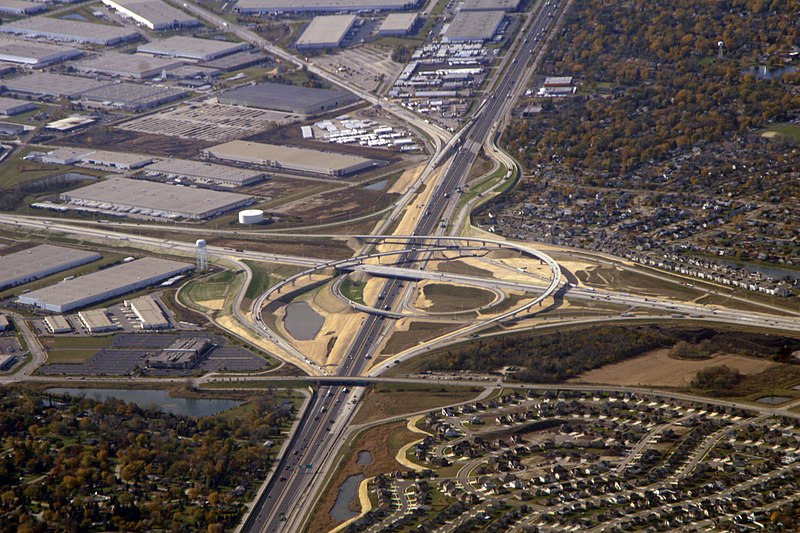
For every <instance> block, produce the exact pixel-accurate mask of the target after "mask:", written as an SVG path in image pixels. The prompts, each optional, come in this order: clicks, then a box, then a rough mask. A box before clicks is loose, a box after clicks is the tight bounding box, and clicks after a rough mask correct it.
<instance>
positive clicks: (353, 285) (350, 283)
mask: <svg viewBox="0 0 800 533" xmlns="http://www.w3.org/2000/svg"><path fill="white" fill-rule="evenodd" d="M365 286H366V283H364V282H363V281H354V280H352V279H350V278H345V280H344V281H343V282H342V284H341V285H340V289H341V291H342V294H343V295H344V297H345V298H349V299H350V300H352V301H354V302H356V303H359V304H361V305H365V304H364V287H365Z"/></svg>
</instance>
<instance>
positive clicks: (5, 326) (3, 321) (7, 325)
mask: <svg viewBox="0 0 800 533" xmlns="http://www.w3.org/2000/svg"><path fill="white" fill-rule="evenodd" d="M10 329H11V321H10V320H8V317H7V316H6V315H0V331H8V330H10Z"/></svg>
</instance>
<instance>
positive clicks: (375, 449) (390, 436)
mask: <svg viewBox="0 0 800 533" xmlns="http://www.w3.org/2000/svg"><path fill="white" fill-rule="evenodd" d="M418 439H419V434H417V433H412V432H411V431H409V430H408V428H406V423H405V421H401V422H395V423H393V424H386V425H383V426H378V427H376V428H373V429H369V430H367V431H365V432H363V433H361V434H360V435H359V436H358V437H356V438H355V440H354V441H353V442H352V443H351V444H350V445H349V446H348V447H347V449H346V452H345V453H346V455H345V460H344V461H342V463H341V464H342V465H343V466H342V467H341V468H340V469H339V471H338V472H337V473H336V475H335V477H334V478H333V482H332V483H331V486H330V488H329V490H326V491H325V492H324V493H323V494H324V496H323V498H322V500H321V501H320V503H319V504H318V506H317V507H316V508H315V513H314V514H315V516H314V517H313V522H312V523H313V524H314V527H313V530H314V531H330V530H331V529H333V528H334V527H336V526H337V525H338V524H339V522H336V521H335V520H333V518H331V516H330V512H331V509H333V506H334V504H335V503H336V497H337V496H338V494H339V487H340V486H341V485H342V483H344V481H345V480H346V479H347V478H348V477H350V476H353V475H356V474H364V476H365V477H368V478H369V477H373V476H377V475H379V474H385V473H386V472H392V471H394V470H399V469H402V468H403V466H402V465H400V463H398V462H397V461H396V460H395V456H396V455H397V451H398V450H399V449H400V448H402V447H403V446H404V445H405V444H406V443H409V442H412V441H414V440H418ZM363 450H366V451H369V452H370V453H371V454H372V464H370V465H359V464H358V463H357V460H358V452H360V451H363ZM354 510H360V506H358V508H357V509H354Z"/></svg>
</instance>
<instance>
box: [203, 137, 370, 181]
mask: <svg viewBox="0 0 800 533" xmlns="http://www.w3.org/2000/svg"><path fill="white" fill-rule="evenodd" d="M203 153H204V155H205V157H214V158H217V159H227V160H229V161H239V162H242V163H250V164H253V165H262V166H265V167H269V168H272V169H275V170H285V171H290V172H308V173H311V174H322V175H325V176H346V175H348V174H352V173H354V172H358V171H360V170H364V169H367V168H372V167H375V166H377V165H379V164H380V163H379V162H378V161H375V160H374V159H365V158H363V157H358V156H355V155H345V154H337V153H333V152H323V151H321V150H310V149H308V148H296V147H293V146H282V145H277V144H263V143H256V142H250V141H231V142H227V143H224V144H218V145H216V146H211V147H209V148H206V149H205V150H204V151H203Z"/></svg>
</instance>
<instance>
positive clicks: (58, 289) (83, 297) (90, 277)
mask: <svg viewBox="0 0 800 533" xmlns="http://www.w3.org/2000/svg"><path fill="white" fill-rule="evenodd" d="M192 268H193V266H192V265H189V264H186V263H179V262H177V261H170V260H167V259H158V258H155V257H145V258H143V259H139V260H137V261H131V262H130V263H123V264H121V265H117V266H114V267H111V268H107V269H105V270H100V271H98V272H93V273H91V274H87V275H85V276H80V277H77V278H75V279H72V280H68V281H63V282H61V283H57V284H56V285H51V286H50V287H45V288H43V289H39V290H36V291H32V292H29V293H27V294H23V295H21V296H20V297H19V298H18V301H19V303H21V304H23V305H31V306H35V307H38V308H41V309H45V310H47V311H52V312H54V313H65V312H67V311H70V310H72V309H76V308H78V307H85V306H87V305H91V304H94V303H97V302H102V301H103V300H108V299H110V298H114V297H116V296H120V295H123V294H126V293H129V292H133V291H136V290H139V289H143V288H144V287H147V286H150V285H153V284H155V283H158V282H159V281H162V280H165V279H167V278H170V277H172V276H175V275H177V274H182V273H183V272H187V271H189V270H191V269H192Z"/></svg>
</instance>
